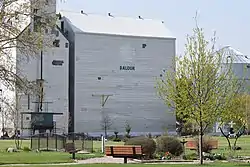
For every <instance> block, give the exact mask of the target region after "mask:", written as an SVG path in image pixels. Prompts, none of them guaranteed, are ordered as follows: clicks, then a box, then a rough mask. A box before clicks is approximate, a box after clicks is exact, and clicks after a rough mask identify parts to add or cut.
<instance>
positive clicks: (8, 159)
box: [0, 152, 103, 165]
mask: <svg viewBox="0 0 250 167" xmlns="http://www.w3.org/2000/svg"><path fill="white" fill-rule="evenodd" d="M102 156H103V155H101V154H76V159H81V160H83V159H89V158H95V157H102ZM71 157H72V156H71V155H70V154H69V153H65V152H40V153H36V152H17V153H7V152H0V165H1V164H46V163H47V164H49V163H67V162H73V161H72V159H71Z"/></svg>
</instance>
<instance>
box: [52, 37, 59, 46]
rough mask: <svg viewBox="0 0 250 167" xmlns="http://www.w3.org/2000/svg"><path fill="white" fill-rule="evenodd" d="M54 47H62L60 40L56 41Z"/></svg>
mask: <svg viewBox="0 0 250 167" xmlns="http://www.w3.org/2000/svg"><path fill="white" fill-rule="evenodd" d="M53 46H54V47H60V40H58V39H56V40H54V42H53Z"/></svg>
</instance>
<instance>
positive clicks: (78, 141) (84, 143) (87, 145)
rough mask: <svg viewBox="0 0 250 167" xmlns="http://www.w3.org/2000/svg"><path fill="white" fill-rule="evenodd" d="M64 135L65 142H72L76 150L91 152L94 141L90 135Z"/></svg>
mask: <svg viewBox="0 0 250 167" xmlns="http://www.w3.org/2000/svg"><path fill="white" fill-rule="evenodd" d="M66 136H67V138H66V143H74V144H75V148H76V149H77V150H85V151H88V152H93V150H94V148H93V147H94V142H93V138H92V137H89V136H88V135H86V134H84V133H70V134H68V135H66Z"/></svg>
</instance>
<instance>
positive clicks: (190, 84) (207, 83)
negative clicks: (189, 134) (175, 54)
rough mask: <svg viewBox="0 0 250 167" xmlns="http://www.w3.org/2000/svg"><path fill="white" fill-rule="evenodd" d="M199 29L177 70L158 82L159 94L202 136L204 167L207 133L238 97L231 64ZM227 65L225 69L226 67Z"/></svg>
mask: <svg viewBox="0 0 250 167" xmlns="http://www.w3.org/2000/svg"><path fill="white" fill-rule="evenodd" d="M214 45H215V38H212V40H211V42H209V41H207V40H206V39H205V37H204V33H203V30H202V29H201V28H199V27H198V26H196V28H194V34H193V35H192V36H188V37H187V44H186V45H185V55H184V56H183V57H182V58H177V59H176V61H175V62H176V68H175V67H174V69H173V70H171V71H169V72H167V74H166V76H165V78H160V79H158V81H157V91H158V93H159V95H160V97H161V98H162V99H163V100H164V101H165V102H166V104H167V105H169V106H170V107H172V108H173V109H174V111H175V113H176V115H177V117H179V118H182V119H184V120H185V121H186V122H188V123H190V122H192V123H193V124H195V126H196V127H197V129H198V132H199V136H200V138H199V145H200V147H199V156H200V164H203V151H202V148H203V147H202V143H203V142H202V139H203V135H204V132H205V130H206V129H207V128H208V127H209V126H210V125H213V124H215V122H216V121H217V120H218V118H219V117H220V115H221V111H222V110H223V109H224V108H225V106H227V105H228V104H230V103H231V101H232V99H231V97H233V96H234V95H235V94H236V93H237V90H238V89H237V88H238V86H239V85H238V83H237V80H234V76H233V73H232V68H231V61H226V62H225V60H224V59H223V57H222V54H221V53H219V52H215V50H214ZM223 63H224V64H225V66H224V67H226V68H222V64H223Z"/></svg>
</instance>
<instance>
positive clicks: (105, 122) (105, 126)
mask: <svg viewBox="0 0 250 167" xmlns="http://www.w3.org/2000/svg"><path fill="white" fill-rule="evenodd" d="M111 125H112V120H111V119H110V117H109V116H108V115H105V116H104V117H103V118H102V120H101V128H102V130H104V134H105V138H106V139H107V138H108V133H107V132H108V130H110V128H111Z"/></svg>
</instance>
